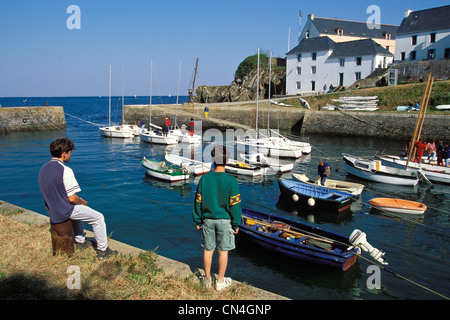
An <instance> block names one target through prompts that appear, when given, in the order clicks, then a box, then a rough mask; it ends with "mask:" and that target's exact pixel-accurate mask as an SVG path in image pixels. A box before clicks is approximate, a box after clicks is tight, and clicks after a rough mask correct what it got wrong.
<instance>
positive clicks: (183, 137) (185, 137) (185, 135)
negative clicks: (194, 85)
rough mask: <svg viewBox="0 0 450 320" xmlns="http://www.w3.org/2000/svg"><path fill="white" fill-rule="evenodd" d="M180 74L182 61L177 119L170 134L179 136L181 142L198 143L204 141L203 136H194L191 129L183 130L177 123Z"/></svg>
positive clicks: (176, 111)
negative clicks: (190, 131) (190, 132)
mask: <svg viewBox="0 0 450 320" xmlns="http://www.w3.org/2000/svg"><path fill="white" fill-rule="evenodd" d="M180 74H181V61H180V67H179V69H178V85H177V103H176V105H177V107H176V110H175V119H174V128H173V129H172V130H169V134H170V135H172V136H175V137H177V138H178V142H180V143H189V144H198V143H202V136H200V135H198V134H195V133H194V134H193V135H192V136H191V135H190V134H189V131H187V130H185V129H184V130H183V128H180V127H179V126H178V123H177V114H178V97H179V89H180Z"/></svg>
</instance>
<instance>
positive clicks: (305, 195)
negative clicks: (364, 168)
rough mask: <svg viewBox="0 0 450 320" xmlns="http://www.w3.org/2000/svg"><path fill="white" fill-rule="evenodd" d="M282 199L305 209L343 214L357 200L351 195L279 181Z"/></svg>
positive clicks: (305, 184)
mask: <svg viewBox="0 0 450 320" xmlns="http://www.w3.org/2000/svg"><path fill="white" fill-rule="evenodd" d="M278 186H279V187H280V192H281V197H282V198H283V199H285V200H286V201H287V202H288V203H289V204H290V205H294V206H298V207H301V208H303V209H315V210H324V211H335V212H343V211H345V210H347V209H349V208H350V206H351V204H352V203H353V202H354V201H355V200H356V197H354V196H353V195H352V194H351V193H348V192H343V191H338V190H334V189H330V188H327V187H323V186H319V185H311V184H308V183H304V182H300V181H295V180H284V179H279V180H278Z"/></svg>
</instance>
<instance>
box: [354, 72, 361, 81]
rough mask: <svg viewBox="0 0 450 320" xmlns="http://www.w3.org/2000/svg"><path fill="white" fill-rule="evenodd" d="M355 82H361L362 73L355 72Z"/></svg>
mask: <svg viewBox="0 0 450 320" xmlns="http://www.w3.org/2000/svg"><path fill="white" fill-rule="evenodd" d="M355 80H361V72H355Z"/></svg>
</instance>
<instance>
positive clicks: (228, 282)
mask: <svg viewBox="0 0 450 320" xmlns="http://www.w3.org/2000/svg"><path fill="white" fill-rule="evenodd" d="M229 286H231V278H223V282H218V281H216V290H217V291H222V290H223V289H225V288H227V287H229Z"/></svg>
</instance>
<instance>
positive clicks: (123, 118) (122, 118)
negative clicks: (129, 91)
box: [122, 65, 125, 125]
mask: <svg viewBox="0 0 450 320" xmlns="http://www.w3.org/2000/svg"><path fill="white" fill-rule="evenodd" d="M123 96H124V68H123V65H122V125H123V124H124V119H125V118H124V114H123V105H124V103H123Z"/></svg>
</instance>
